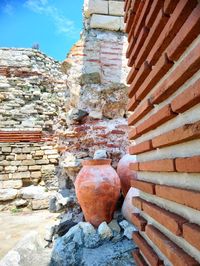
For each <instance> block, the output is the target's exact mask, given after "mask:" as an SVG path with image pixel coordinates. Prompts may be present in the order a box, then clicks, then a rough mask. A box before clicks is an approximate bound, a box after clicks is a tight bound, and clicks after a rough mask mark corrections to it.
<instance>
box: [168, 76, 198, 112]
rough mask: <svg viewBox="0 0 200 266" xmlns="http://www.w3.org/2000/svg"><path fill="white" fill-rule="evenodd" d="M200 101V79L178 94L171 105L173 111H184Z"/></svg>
mask: <svg viewBox="0 0 200 266" xmlns="http://www.w3.org/2000/svg"><path fill="white" fill-rule="evenodd" d="M199 103H200V79H198V80H197V81H196V82H195V83H194V84H192V85H191V86H189V88H188V89H186V90H185V91H184V92H182V93H181V94H179V95H178V96H176V98H175V99H174V100H173V101H172V103H171V107H172V110H173V112H176V113H183V112H185V111H187V110H188V109H190V108H192V107H193V106H195V105H196V104H199Z"/></svg>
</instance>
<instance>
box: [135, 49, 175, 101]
mask: <svg viewBox="0 0 200 266" xmlns="http://www.w3.org/2000/svg"><path fill="white" fill-rule="evenodd" d="M172 66H173V62H172V61H170V60H169V59H168V57H167V55H166V54H164V55H162V56H161V57H160V59H159V60H158V62H157V63H156V65H155V66H154V67H153V68H152V71H151V72H150V74H149V75H148V77H147V78H146V79H145V81H144V83H143V84H142V86H140V88H139V89H138V90H137V92H136V100H142V99H143V98H144V97H145V96H146V95H147V94H148V93H149V92H150V91H151V90H152V89H153V88H154V86H155V85H156V84H157V83H158V82H159V81H160V80H161V79H162V78H163V77H164V75H165V74H166V73H167V72H168V71H169V69H170V68H171V67H172Z"/></svg>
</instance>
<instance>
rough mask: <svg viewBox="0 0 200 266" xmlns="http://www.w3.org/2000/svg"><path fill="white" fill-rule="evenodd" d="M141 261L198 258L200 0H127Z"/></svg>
mask: <svg viewBox="0 0 200 266" xmlns="http://www.w3.org/2000/svg"><path fill="white" fill-rule="evenodd" d="M125 9H126V15H125V21H126V31H127V33H128V40H129V46H128V49H127V57H128V59H129V61H128V65H129V66H130V67H131V70H130V72H129V75H128V77H127V82H128V84H130V86H129V91H128V94H129V98H130V100H129V104H128V109H129V111H131V112H132V113H131V116H130V117H129V119H128V121H129V126H130V134H129V139H130V140H132V145H131V146H130V153H131V154H135V155H136V157H137V163H135V164H131V169H132V170H135V171H137V175H138V180H134V181H133V182H132V186H133V187H135V188H137V189H139V197H137V198H134V200H133V204H134V206H135V207H137V208H138V209H139V211H140V214H139V215H138V214H136V215H133V223H134V224H135V225H136V226H137V227H138V229H139V232H136V233H135V234H134V236H133V239H134V241H135V243H136V244H137V245H138V247H139V250H137V251H135V252H134V258H135V260H136V261H137V262H138V265H144V264H145V265H146V262H145V261H147V262H148V264H150V265H163V264H164V265H199V263H200V245H199V243H200V242H199V239H200V140H199V136H200V104H199V103H200V3H199V1H196V0H194V1H193V0H192V1H187V0H186V1H182V0H180V1H174V0H173V1H130V0H128V1H126V4H125Z"/></svg>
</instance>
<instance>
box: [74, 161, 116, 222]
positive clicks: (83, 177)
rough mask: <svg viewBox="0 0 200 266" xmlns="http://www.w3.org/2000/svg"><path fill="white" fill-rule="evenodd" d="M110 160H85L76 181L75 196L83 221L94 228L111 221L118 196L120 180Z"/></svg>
mask: <svg viewBox="0 0 200 266" xmlns="http://www.w3.org/2000/svg"><path fill="white" fill-rule="evenodd" d="M110 164H111V160H106V159H105V160H86V161H84V162H83V168H82V169H81V171H80V172H79V174H78V176H77V178H76V181H75V189H76V195H77V198H78V201H79V204H80V205H81V208H82V210H83V213H84V216H85V220H86V221H87V222H90V223H91V224H93V225H94V226H96V227H97V226H99V225H100V224H101V223H102V222H104V221H106V222H107V223H109V222H110V221H111V220H112V217H113V213H114V210H115V207H116V203H117V200H118V198H119V196H120V179H119V177H118V175H117V173H116V172H115V170H114V169H113V168H112V167H111V165H110Z"/></svg>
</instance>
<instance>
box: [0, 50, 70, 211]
mask: <svg viewBox="0 0 200 266" xmlns="http://www.w3.org/2000/svg"><path fill="white" fill-rule="evenodd" d="M60 68H61V65H60V63H59V62H57V61H55V60H53V59H52V58H49V57H47V56H46V55H44V54H43V53H41V52H39V51H37V50H33V49H15V48H13V49H8V48H1V49H0V210H2V209H4V208H6V205H9V204H12V205H14V206H15V205H16V206H21V205H22V206H24V205H29V206H30V207H31V208H32V209H43V208H47V207H48V198H49V196H50V193H48V192H47V191H46V190H48V191H50V190H57V188H58V178H57V176H56V171H57V170H56V169H57V165H58V157H59V155H58V152H57V150H56V149H55V148H54V147H53V144H54V142H53V134H54V132H55V122H57V120H58V114H59V113H60V111H61V110H62V108H63V106H64V97H63V96H64V91H65V90H66V77H65V75H63V73H62V72H61V71H60ZM39 184H40V186H39ZM33 185H34V186H33ZM37 185H38V188H37ZM34 190H37V191H40V193H41V194H42V198H39V199H38V198H36V197H35V195H34ZM27 191H30V192H31V193H29V194H31V195H28V196H27V195H25V194H27ZM20 199H21V200H20Z"/></svg>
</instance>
